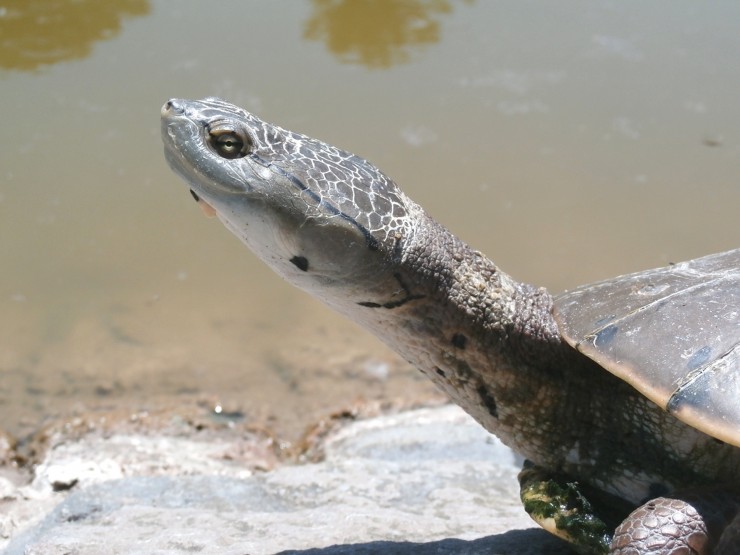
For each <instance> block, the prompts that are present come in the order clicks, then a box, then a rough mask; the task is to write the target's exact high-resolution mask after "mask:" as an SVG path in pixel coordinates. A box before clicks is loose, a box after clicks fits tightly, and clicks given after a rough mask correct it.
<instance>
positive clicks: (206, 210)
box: [190, 189, 217, 218]
mask: <svg viewBox="0 0 740 555" xmlns="http://www.w3.org/2000/svg"><path fill="white" fill-rule="evenodd" d="M190 196H192V197H193V198H194V199H195V202H197V203H198V206H200V209H201V210H202V211H203V214H205V215H206V216H207V217H208V218H213V217H215V216H216V215H217V212H216V209H215V208H214V207H213V206H211V205H210V204H208V203H207V202H206V201H204V200H203V199H202V198H200V197H199V196H198V193H196V192H195V191H193V190H192V189H190Z"/></svg>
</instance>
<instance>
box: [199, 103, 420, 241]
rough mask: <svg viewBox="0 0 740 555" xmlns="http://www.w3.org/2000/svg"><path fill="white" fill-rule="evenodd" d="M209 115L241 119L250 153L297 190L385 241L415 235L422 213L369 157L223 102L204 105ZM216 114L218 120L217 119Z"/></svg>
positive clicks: (379, 239) (206, 113) (204, 112)
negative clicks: (286, 177)
mask: <svg viewBox="0 0 740 555" xmlns="http://www.w3.org/2000/svg"><path fill="white" fill-rule="evenodd" d="M202 103H203V104H205V105H206V108H204V110H203V114H204V115H206V116H207V115H208V114H209V110H208V106H209V105H210V106H212V108H213V113H214V116H213V117H220V118H223V117H224V116H223V113H224V112H228V113H231V114H233V115H234V117H236V118H239V119H240V120H242V122H243V123H244V124H245V125H246V127H247V129H248V131H249V132H250V134H251V136H252V139H253V143H254V148H253V150H252V152H251V153H250V154H249V155H250V156H251V157H252V158H257V159H259V160H260V161H261V162H262V163H263V164H264V165H266V166H270V167H273V168H279V169H280V170H282V172H283V173H285V174H286V175H289V176H290V177H291V178H292V180H293V181H294V183H296V185H297V186H302V188H303V189H304V190H305V191H307V193H306V194H309V193H308V191H310V194H311V195H315V196H316V197H318V200H319V201H320V202H322V203H324V204H325V205H330V206H333V207H335V208H336V210H337V212H338V215H339V214H342V215H346V216H347V217H348V218H350V219H351V220H353V221H354V222H357V224H359V225H361V226H362V227H363V228H364V229H366V230H367V231H368V232H369V233H370V234H371V235H372V236H373V237H374V238H375V239H376V240H378V241H381V242H385V241H388V240H394V239H395V238H396V236H400V237H408V236H409V235H410V234H411V233H412V232H413V227H414V226H413V222H414V219H413V218H409V217H408V212H409V210H412V211H415V210H420V209H419V207H418V206H417V205H416V204H415V203H414V202H413V201H411V200H410V199H409V198H408V197H407V196H406V195H405V194H404V193H403V192H401V190H400V189H399V188H398V186H397V185H396V184H395V183H394V182H393V180H391V179H390V178H389V177H388V176H387V175H385V174H384V173H383V172H381V171H380V170H378V169H377V168H376V167H375V166H374V165H372V164H370V163H369V162H368V161H367V160H365V159H364V158H360V157H359V156H356V155H354V154H352V153H350V152H347V151H345V150H342V149H339V148H337V147H335V146H332V145H330V144H327V143H324V142H322V141H319V140H317V139H313V138H311V137H308V136H306V135H302V134H300V133H296V132H293V131H288V130H286V129H283V128H281V127H279V126H277V125H273V124H270V123H267V122H265V121H262V120H261V119H259V118H257V117H255V116H254V115H252V114H250V113H249V112H246V111H245V110H242V109H241V108H237V107H235V106H233V105H231V104H228V103H227V102H224V101H223V100H220V99H218V98H208V99H205V100H204V101H202ZM216 114H217V115H216Z"/></svg>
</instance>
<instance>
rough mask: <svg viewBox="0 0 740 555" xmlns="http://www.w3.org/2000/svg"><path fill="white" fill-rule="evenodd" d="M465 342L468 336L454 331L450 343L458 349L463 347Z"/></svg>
mask: <svg viewBox="0 0 740 555" xmlns="http://www.w3.org/2000/svg"><path fill="white" fill-rule="evenodd" d="M467 343H468V338H467V337H465V336H464V335H463V334H462V333H456V334H455V335H453V336H452V344H453V345H454V346H455V347H457V348H458V349H464V348H465V345H466V344H467Z"/></svg>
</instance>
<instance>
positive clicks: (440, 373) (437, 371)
mask: <svg viewBox="0 0 740 555" xmlns="http://www.w3.org/2000/svg"><path fill="white" fill-rule="evenodd" d="M434 371H435V372H436V373H437V374H439V375H440V376H442V377H443V378H446V377H447V374H445V371H444V370H442V369H441V368H440V367H438V366H435V367H434Z"/></svg>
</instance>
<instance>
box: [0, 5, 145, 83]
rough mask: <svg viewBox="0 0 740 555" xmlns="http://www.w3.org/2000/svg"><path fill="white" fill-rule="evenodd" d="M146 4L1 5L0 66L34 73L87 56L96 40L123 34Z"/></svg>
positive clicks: (142, 13)
mask: <svg viewBox="0 0 740 555" xmlns="http://www.w3.org/2000/svg"><path fill="white" fill-rule="evenodd" d="M149 9H150V8H149V1H148V0H106V1H105V2H100V1H99V0H77V1H76V2H69V1H68V0H11V1H10V2H4V3H3V4H2V6H0V45H1V46H0V67H2V68H6V69H18V70H24V71H30V70H34V69H38V68H39V67H41V66H43V65H48V64H54V63H57V62H62V61H67V60H74V59H80V58H84V57H86V56H88V55H89V54H90V51H91V49H92V45H93V43H94V42H95V41H99V40H107V39H110V38H112V37H114V36H116V35H117V34H118V32H119V31H120V30H121V20H122V19H123V18H124V17H126V16H142V15H146V14H148V13H149Z"/></svg>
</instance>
